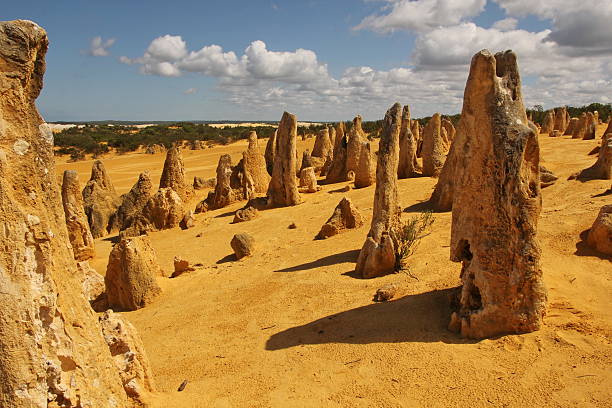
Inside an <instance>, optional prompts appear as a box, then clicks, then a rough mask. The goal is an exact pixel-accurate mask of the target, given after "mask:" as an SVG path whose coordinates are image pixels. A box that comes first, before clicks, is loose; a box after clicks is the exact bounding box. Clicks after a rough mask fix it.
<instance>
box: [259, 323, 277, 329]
mask: <svg viewBox="0 0 612 408" xmlns="http://www.w3.org/2000/svg"><path fill="white" fill-rule="evenodd" d="M273 327H276V325H275V324H273V325H272V326H266V327H262V328H261V330H268V329H271V328H273Z"/></svg>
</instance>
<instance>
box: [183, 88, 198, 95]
mask: <svg viewBox="0 0 612 408" xmlns="http://www.w3.org/2000/svg"><path fill="white" fill-rule="evenodd" d="M196 92H198V88H189V89H185V90H184V91H183V93H184V94H185V95H193V94H194V93H196Z"/></svg>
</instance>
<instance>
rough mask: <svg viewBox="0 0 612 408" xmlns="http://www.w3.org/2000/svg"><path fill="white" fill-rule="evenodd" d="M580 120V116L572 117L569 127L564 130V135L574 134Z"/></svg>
mask: <svg viewBox="0 0 612 408" xmlns="http://www.w3.org/2000/svg"><path fill="white" fill-rule="evenodd" d="M579 121H580V119H578V118H571V119H570V121H569V123H568V125H567V127H566V128H565V132H563V134H564V135H572V134H573V133H574V129H576V127H577V126H578V122H579Z"/></svg>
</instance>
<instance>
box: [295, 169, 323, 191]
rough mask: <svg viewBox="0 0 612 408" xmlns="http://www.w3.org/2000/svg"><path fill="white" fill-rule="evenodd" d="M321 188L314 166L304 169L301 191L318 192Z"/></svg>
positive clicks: (301, 174) (301, 178)
mask: <svg viewBox="0 0 612 408" xmlns="http://www.w3.org/2000/svg"><path fill="white" fill-rule="evenodd" d="M319 190H321V187H319V186H318V185H317V175H316V174H315V172H314V168H312V167H306V168H305V169H302V171H301V173H300V189H299V191H300V193H316V192H317V191H319Z"/></svg>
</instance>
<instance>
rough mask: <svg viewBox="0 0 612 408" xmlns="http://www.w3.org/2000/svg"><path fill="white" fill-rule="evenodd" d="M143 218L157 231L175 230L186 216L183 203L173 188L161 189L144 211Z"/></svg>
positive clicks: (149, 201)
mask: <svg viewBox="0 0 612 408" xmlns="http://www.w3.org/2000/svg"><path fill="white" fill-rule="evenodd" d="M142 214H143V216H144V217H145V218H146V219H147V221H148V223H149V224H151V225H152V226H153V227H154V228H155V229H157V230H164V229H170V228H174V227H176V226H178V225H179V223H180V222H181V220H182V219H183V217H184V215H185V208H184V205H183V201H182V200H181V198H180V197H179V195H178V193H176V192H175V191H174V190H173V189H171V188H160V189H159V191H157V193H155V194H153V195H152V196H151V198H149V200H148V201H147V203H146V204H145V206H144V208H143V209H142Z"/></svg>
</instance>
